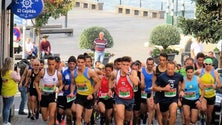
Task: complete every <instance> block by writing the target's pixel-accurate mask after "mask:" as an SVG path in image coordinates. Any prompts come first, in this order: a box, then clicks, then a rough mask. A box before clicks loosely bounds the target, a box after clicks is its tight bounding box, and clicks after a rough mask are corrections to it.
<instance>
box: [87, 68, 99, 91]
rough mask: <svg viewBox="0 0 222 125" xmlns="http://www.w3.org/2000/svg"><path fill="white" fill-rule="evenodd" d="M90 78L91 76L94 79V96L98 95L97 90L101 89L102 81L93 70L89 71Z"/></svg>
mask: <svg viewBox="0 0 222 125" xmlns="http://www.w3.org/2000/svg"><path fill="white" fill-rule="evenodd" d="M89 76H90V78H92V79H93V81H94V83H95V86H94V88H93V92H92V94H96V92H97V90H98V89H99V88H100V85H101V81H100V79H99V77H98V75H97V74H96V73H95V72H94V71H92V70H89Z"/></svg>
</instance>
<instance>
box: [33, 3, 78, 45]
mask: <svg viewBox="0 0 222 125" xmlns="http://www.w3.org/2000/svg"><path fill="white" fill-rule="evenodd" d="M74 2H75V0H44V9H43V12H42V13H41V14H40V15H39V16H38V17H36V18H35V23H34V27H35V28H36V35H37V36H38V38H39V40H38V41H39V42H40V30H41V27H42V26H43V25H45V24H47V23H48V20H49V18H50V17H52V18H54V19H57V18H59V17H60V16H65V15H67V13H68V11H70V10H71V9H72V8H73V5H74Z"/></svg>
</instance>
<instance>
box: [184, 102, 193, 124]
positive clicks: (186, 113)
mask: <svg viewBox="0 0 222 125" xmlns="http://www.w3.org/2000/svg"><path fill="white" fill-rule="evenodd" d="M182 115H183V116H184V121H185V125H190V121H191V119H190V116H191V115H190V106H188V105H183V114H182ZM192 115H193V114H192Z"/></svg>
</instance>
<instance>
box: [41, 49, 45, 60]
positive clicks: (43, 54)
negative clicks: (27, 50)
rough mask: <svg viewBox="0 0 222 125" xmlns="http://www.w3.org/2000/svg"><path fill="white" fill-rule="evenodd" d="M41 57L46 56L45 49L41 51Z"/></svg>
mask: <svg viewBox="0 0 222 125" xmlns="http://www.w3.org/2000/svg"><path fill="white" fill-rule="evenodd" d="M41 57H42V59H44V58H45V52H44V51H42V52H41Z"/></svg>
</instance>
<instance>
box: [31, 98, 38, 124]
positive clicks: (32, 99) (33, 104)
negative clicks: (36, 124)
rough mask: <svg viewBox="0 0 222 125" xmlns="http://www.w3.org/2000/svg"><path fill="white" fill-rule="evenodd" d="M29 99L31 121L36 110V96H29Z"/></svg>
mask: <svg viewBox="0 0 222 125" xmlns="http://www.w3.org/2000/svg"><path fill="white" fill-rule="evenodd" d="M30 98H31V99H30V100H29V101H30V108H31V111H32V117H31V119H33V120H34V119H35V113H36V109H37V98H36V96H31V97H30Z"/></svg>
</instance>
